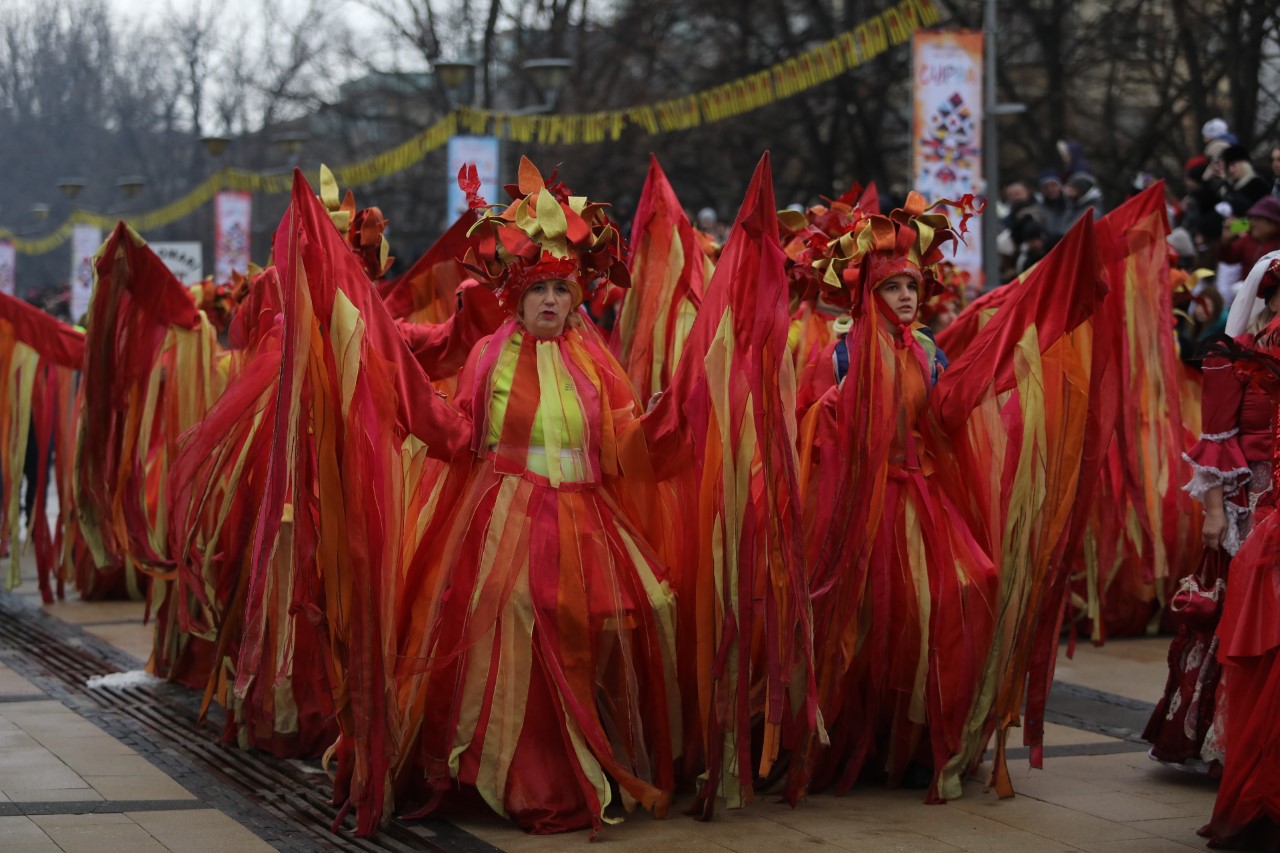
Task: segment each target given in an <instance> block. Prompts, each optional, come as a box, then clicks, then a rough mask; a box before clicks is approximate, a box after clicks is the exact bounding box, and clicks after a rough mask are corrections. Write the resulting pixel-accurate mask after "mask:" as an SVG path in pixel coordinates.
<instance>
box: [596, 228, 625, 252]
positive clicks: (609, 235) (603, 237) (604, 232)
mask: <svg viewBox="0 0 1280 853" xmlns="http://www.w3.org/2000/svg"><path fill="white" fill-rule="evenodd" d="M617 238H618V232H616V231H614V230H613V226H612V225H606V226H605V227H603V228H601V229H600V233H599V234H596V237H595V239H594V240H593V241H591V248H593V249H596V248H599V247H600V246H604V245H607V244H609V243H611V242H613V241H614V240H616V239H617Z"/></svg>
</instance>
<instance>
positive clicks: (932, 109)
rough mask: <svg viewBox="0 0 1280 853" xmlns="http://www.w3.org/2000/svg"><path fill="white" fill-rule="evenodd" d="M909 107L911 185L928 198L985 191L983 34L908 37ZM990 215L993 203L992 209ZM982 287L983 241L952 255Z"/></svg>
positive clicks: (974, 236) (976, 239) (972, 236)
mask: <svg viewBox="0 0 1280 853" xmlns="http://www.w3.org/2000/svg"><path fill="white" fill-rule="evenodd" d="M911 70H912V75H911V79H912V91H913V93H914V100H915V107H914V110H913V113H914V120H913V122H912V138H911V162H912V167H913V168H912V173H913V175H914V176H915V189H916V191H917V192H919V193H920V194H921V195H923V196H924V197H925V198H926V199H927V200H928V201H929V202H931V203H932V202H935V201H937V200H938V199H942V198H952V199H958V198H960V197H961V196H964V195H965V194H967V193H974V194H978V193H981V192H985V190H984V188H983V185H982V33H981V32H980V31H974V30H951V31H946V30H927V31H926V30H921V31H918V32H916V34H915V36H914V37H913V38H912V41H911ZM991 213H992V215H994V214H995V206H994V205H992V207H991ZM951 260H952V262H953V263H955V265H956V266H957V267H959V268H960V269H963V270H967V271H968V272H969V273H970V275H971V276H972V281H973V282H975V283H976V284H977V286H978V289H979V290H980V289H981V288H982V284H981V282H982V240H981V237H980V236H979V232H978V231H977V230H976V229H972V228H971V229H970V233H969V237H968V243H967V244H961V245H960V246H958V247H957V250H956V255H955V257H954V258H952V259H951Z"/></svg>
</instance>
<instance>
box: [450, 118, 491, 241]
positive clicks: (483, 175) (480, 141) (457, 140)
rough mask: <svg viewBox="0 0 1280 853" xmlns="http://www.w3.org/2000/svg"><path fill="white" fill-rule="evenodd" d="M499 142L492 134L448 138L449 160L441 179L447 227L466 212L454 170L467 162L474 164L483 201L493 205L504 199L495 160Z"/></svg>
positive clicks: (464, 199)
mask: <svg viewBox="0 0 1280 853" xmlns="http://www.w3.org/2000/svg"><path fill="white" fill-rule="evenodd" d="M499 156H500V153H499V143H498V137H496V136H455V137H453V138H452V139H450V140H449V157H448V160H449V162H448V163H447V164H446V166H445V170H444V179H445V181H446V183H447V187H446V193H447V194H446V195H445V199H446V200H447V201H448V205H447V207H448V212H447V214H446V215H445V227H446V228H447V227H448V226H449V225H450V224H452V223H453V222H454V221H455V220H456V219H457V218H458V217H459V216H461V215H462V214H464V213H466V212H467V194H466V193H464V192H463V191H462V189H461V188H460V187H459V186H458V171H459V170H460V169H461V168H462V167H463V166H465V165H467V164H468V163H475V164H476V177H478V178H479V179H480V195H482V196H484V198H485V201H487V202H489V203H490V204H493V203H495V202H499V201H505V200H506V199H505V198H504V197H503V196H504V194H503V193H501V189H502V185H501V184H500V183H499V181H500V180H501V177H500V175H499V172H500V163H501V162H502V161H501V160H500V159H499Z"/></svg>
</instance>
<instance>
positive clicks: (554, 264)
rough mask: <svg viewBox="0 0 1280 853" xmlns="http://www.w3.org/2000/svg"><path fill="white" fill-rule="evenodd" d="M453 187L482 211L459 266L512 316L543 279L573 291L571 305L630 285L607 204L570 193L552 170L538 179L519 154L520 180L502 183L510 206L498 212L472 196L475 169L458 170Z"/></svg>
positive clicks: (476, 182) (475, 185)
mask: <svg viewBox="0 0 1280 853" xmlns="http://www.w3.org/2000/svg"><path fill="white" fill-rule="evenodd" d="M458 186H460V187H461V188H462V189H463V190H464V191H465V192H466V193H467V202H468V204H469V205H470V206H471V208H472V209H473V210H476V211H482V213H481V216H480V220H479V221H478V222H476V224H475V225H473V226H472V227H471V230H470V231H469V232H468V236H469V237H470V238H471V241H472V242H471V246H470V248H468V250H467V254H466V257H465V258H464V259H463V263H464V265H465V266H466V267H467V268H468V269H469V270H470V271H471V272H472V273H474V274H475V276H476V278H477V279H478V280H479V281H481V282H482V283H484V284H487V285H488V286H489V287H491V288H492V289H493V291H494V293H495V294H496V295H497V297H498V302H499V303H500V304H501V305H502V306H503V307H504V308H506V309H507V310H508V311H511V312H513V313H514V312H517V311H519V310H520V299H521V297H522V296H523V295H524V291H525V290H526V289H527V288H528V287H529V285H531V284H533V283H535V282H538V281H545V280H547V279H558V280H560V281H566V282H568V283H569V284H570V285H573V286H576V288H577V294H576V297H577V298H576V301H577V303H581V302H582V301H583V300H585V299H588V298H590V297H591V296H592V294H593V293H595V291H596V290H597V289H598V288H599V287H601V286H603V285H605V284H606V283H611V284H613V285H615V286H617V287H630V286H631V276H630V273H628V272H627V265H626V262H625V260H624V257H625V248H624V246H623V242H622V235H621V234H620V233H619V231H618V228H617V226H616V225H615V224H614V223H613V220H611V219H610V218H609V217H608V216H607V215H606V214H605V212H604V209H605V207H606V205H603V204H599V203H593V202H590V201H588V200H587V198H586V197H585V196H575V195H571V193H570V190H569V188H568V187H566V186H565V185H564V184H563V183H561V182H559V181H557V180H556V173H555V172H554V171H553V172H552V173H551V176H550V177H549V178H547V179H544V178H543V177H542V173H541V172H539V171H538V170H537V168H536V167H535V166H534V165H533V164H532V163H531V162H529V160H528V159H527V158H524V157H521V158H520V182H519V183H518V184H516V185H510V184H509V185H507V187H506V190H507V192H508V193H509V194H510V195H511V198H512V201H511V204H509V205H507V206H506V207H505V208H503V209H502V210H501V211H499V210H498V208H497V206H496V205H490V204H488V203H487V202H486V201H485V200H484V199H483V198H481V197H480V195H479V194H478V193H479V189H480V181H479V179H478V177H477V175H476V168H475V166H474V165H471V166H464V167H463V168H462V170H461V171H460V172H459V173H458ZM575 307H576V305H575Z"/></svg>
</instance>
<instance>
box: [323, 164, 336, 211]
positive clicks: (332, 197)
mask: <svg viewBox="0 0 1280 853" xmlns="http://www.w3.org/2000/svg"><path fill="white" fill-rule="evenodd" d="M320 201H321V202H323V203H324V206H325V208H327V209H328V210H329V211H334V210H337V209H338V206H339V203H338V179H337V178H335V177H334V176H333V172H331V171H330V170H329V167H328V166H326V165H324V164H323V163H321V164H320Z"/></svg>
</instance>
